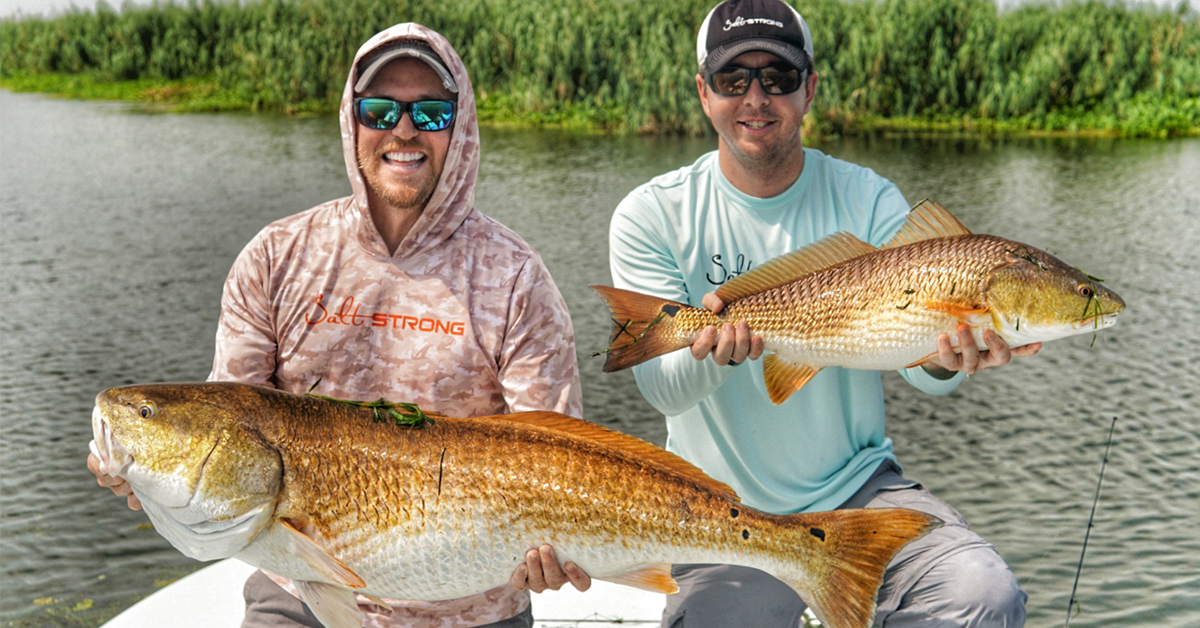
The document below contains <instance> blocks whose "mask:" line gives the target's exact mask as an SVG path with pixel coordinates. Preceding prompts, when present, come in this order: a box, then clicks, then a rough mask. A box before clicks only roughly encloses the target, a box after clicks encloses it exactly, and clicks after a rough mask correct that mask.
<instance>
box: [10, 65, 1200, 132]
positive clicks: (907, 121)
mask: <svg viewBox="0 0 1200 628" xmlns="http://www.w3.org/2000/svg"><path fill="white" fill-rule="evenodd" d="M0 89H6V90H8V91H11V92H14V93H36V94H42V95H45V96H50V97H54V98H66V99H73V100H100V101H113V102H123V103H127V104H130V105H133V106H135V107H137V108H142V109H143V110H144V111H145V112H146V113H235V112H241V113H262V114H267V115H280V116H286V117H306V116H320V115H332V114H334V113H336V108H337V103H325V102H323V101H317V100H311V101H304V102H299V103H295V104H293V105H290V106H288V107H286V108H282V109H281V108H278V107H262V106H260V105H259V104H257V103H254V102H250V101H246V100H245V99H239V98H236V97H235V96H234V95H233V93H232V92H231V91H230V90H226V89H223V88H222V87H221V86H220V84H219V83H218V82H217V81H216V80H215V79H210V78H198V79H185V80H154V79H137V80H129V81H112V80H106V79H101V78H98V77H95V76H92V75H88V74H65V73H53V74H40V73H38V74H18V75H11V76H3V77H0ZM509 99H510V97H509V96H507V95H505V94H491V95H488V94H480V95H479V96H478V98H477V101H476V104H477V107H478V116H479V123H480V125H481V126H489V127H498V128H516V129H536V128H546V129H557V130H569V131H577V132H582V133H599V134H631V135H656V134H663V135H682V134H681V133H671V132H668V133H658V132H656V131H654V130H653V129H632V128H627V127H625V126H622V125H621V123H620V121H621V120H622V119H623V116H622V115H621V113H622V112H621V111H620V110H619V109H616V110H606V111H597V110H595V109H594V108H588V107H582V106H578V105H564V106H559V107H557V108H554V109H548V110H546V111H540V112H516V111H514V110H513V109H512V108H510V107H507V106H505V102H506V101H507V100H509ZM1194 105H1195V106H1197V107H1200V102H1197V103H1194ZM814 110H816V111H819V107H817V106H814ZM1172 111H1174V110H1173V109H1172V110H1166V111H1164V112H1163V113H1164V114H1170V113H1171V112H1172ZM1047 118H1050V119H1051V124H1045V122H1044V121H1038V120H1035V119H1033V118H1032V117H1031V116H1024V117H1020V118H1015V119H1006V120H998V119H992V118H972V117H969V116H961V117H953V116H945V117H941V118H925V117H896V118H882V117H877V116H856V115H854V114H848V113H843V112H838V111H832V112H830V111H826V112H823V113H820V114H816V115H809V116H808V117H807V118H806V119H805V124H804V132H805V135H806V136H819V137H820V138H822V139H829V138H836V137H840V136H849V137H862V136H868V135H877V134H884V135H900V136H905V137H936V138H964V139H988V138H998V137H1003V138H1106V139H1112V138H1142V139H1157V140H1167V139H1182V138H1188V137H1200V126H1191V127H1188V128H1185V129H1181V128H1178V126H1174V127H1169V128H1156V129H1145V128H1139V129H1137V130H1135V131H1134V132H1129V131H1128V130H1124V129H1122V128H1121V126H1120V125H1119V124H1118V122H1119V119H1118V118H1117V117H1116V116H1115V115H1110V116H1098V115H1095V114H1074V115H1072V114H1070V113H1067V114H1064V113H1056V114H1054V115H1051V116H1047ZM693 135H696V134H693Z"/></svg>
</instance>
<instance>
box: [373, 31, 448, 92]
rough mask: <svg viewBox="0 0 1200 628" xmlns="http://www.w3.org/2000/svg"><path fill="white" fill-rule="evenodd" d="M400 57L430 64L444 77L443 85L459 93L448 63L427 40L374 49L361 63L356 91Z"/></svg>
mask: <svg viewBox="0 0 1200 628" xmlns="http://www.w3.org/2000/svg"><path fill="white" fill-rule="evenodd" d="M400 57H414V58H417V59H420V60H422V61H424V62H425V63H427V64H429V67H431V68H433V70H434V71H435V72H437V73H438V76H440V77H441V79H442V85H444V86H445V87H446V89H448V90H450V93H452V94H457V93H458V85H457V84H456V83H455V82H454V77H453V76H451V74H450V70H449V69H448V68H447V67H446V64H445V63H443V62H442V58H441V57H439V56H438V55H437V53H436V52H434V51H433V48H430V47H429V46H428V45H426V44H425V42H422V41H415V40H406V41H401V42H397V43H394V44H389V45H387V46H384V47H382V48H379V49H377V50H374V51H372V52H371V53H370V54H368V55H367V56H366V57H364V58H363V60H362V61H361V62H360V63H359V67H360V68H361V70H360V71H359V73H358V82H357V83H355V84H354V91H355V93H361V92H362V91H363V90H365V89H366V88H367V86H368V85H370V84H371V79H372V78H375V75H376V74H378V73H379V70H381V69H383V66H385V65H387V64H388V62H390V61H393V60H395V59H398V58H400Z"/></svg>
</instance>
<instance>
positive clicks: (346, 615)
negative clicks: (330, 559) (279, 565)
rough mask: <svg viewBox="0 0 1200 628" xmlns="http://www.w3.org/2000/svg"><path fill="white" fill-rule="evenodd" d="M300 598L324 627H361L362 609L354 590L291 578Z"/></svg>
mask: <svg viewBox="0 0 1200 628" xmlns="http://www.w3.org/2000/svg"><path fill="white" fill-rule="evenodd" d="M292 584H294V585H296V590H297V591H299V592H300V599H301V600H303V601H304V603H305V604H307V605H308V609H309V610H311V611H312V613H313V615H316V616H317V620H318V621H320V622H321V623H322V624H323V625H324V626H325V628H362V622H363V616H362V611H361V610H359V608H358V601H357V599H356V598H355V597H354V592H353V591H351V590H350V589H347V588H345V587H340V586H338V585H336V584H328V583H325V582H309V581H305V580H293V581H292Z"/></svg>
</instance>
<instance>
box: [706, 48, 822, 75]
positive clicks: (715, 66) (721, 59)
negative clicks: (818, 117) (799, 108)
mask: <svg viewBox="0 0 1200 628" xmlns="http://www.w3.org/2000/svg"><path fill="white" fill-rule="evenodd" d="M757 51H762V52H769V53H771V54H773V55H775V56H776V57H779V58H780V59H783V60H784V61H786V62H788V63H790V64H792V66H794V67H796V68H799V69H801V70H803V69H806V68H807V67H808V65H809V62H808V53H806V52H804V51H803V50H801V49H800V48H797V47H795V46H793V45H791V44H789V43H785V42H782V41H779V40H778V39H746V40H742V41H737V42H734V43H732V44H729V45H726V46H721V47H720V48H717V49H716V50H713V51H712V52H710V53H708V58H706V59H705V60H704V74H705V76H712V74H713V73H714V72H716V71H717V70H720V69H721V68H723V67H725V66H726V65H728V64H729V62H730V61H733V60H734V59H736V58H738V57H739V56H740V55H743V54H745V53H747V52H757Z"/></svg>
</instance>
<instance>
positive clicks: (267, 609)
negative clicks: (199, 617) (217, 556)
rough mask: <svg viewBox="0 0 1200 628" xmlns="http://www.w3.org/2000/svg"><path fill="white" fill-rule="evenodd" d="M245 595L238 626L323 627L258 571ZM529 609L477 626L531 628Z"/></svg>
mask: <svg viewBox="0 0 1200 628" xmlns="http://www.w3.org/2000/svg"><path fill="white" fill-rule="evenodd" d="M242 593H243V594H244V595H245V597H246V618H245V619H243V620H242V628H297V627H304V628H324V626H322V625H321V622H319V621H317V618H316V617H315V616H314V615H313V614H312V611H310V610H308V606H306V605H305V604H304V603H303V602H301V601H300V600H298V599H296V598H295V597H294V596H293V595H292V594H291V593H288V592H287V591H284V590H283V589H282V588H280V586H279V585H277V584H275V581H274V580H271V579H270V578H268V577H267V576H266V574H264V573H263V572H261V571H256V572H254V575H252V576H250V579H249V580H246V586H245V588H244V589H243V590H242ZM532 626H533V611H532V610H531V608H530V607H528V606H527V607H525V612H523V613H521V614H520V615H517V616H516V617H510V618H508V619H505V620H504V621H498V622H496V623H494V624H486V625H484V626H480V627H479V628H532Z"/></svg>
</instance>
